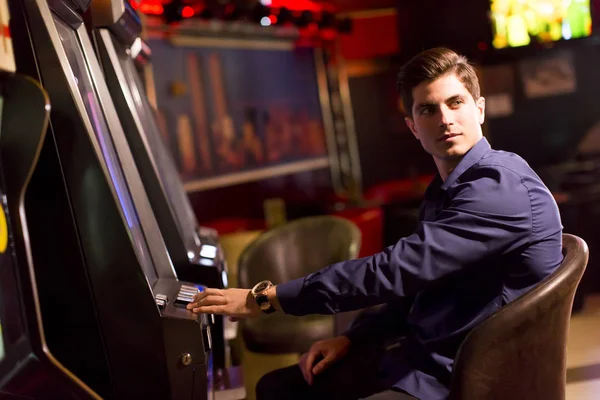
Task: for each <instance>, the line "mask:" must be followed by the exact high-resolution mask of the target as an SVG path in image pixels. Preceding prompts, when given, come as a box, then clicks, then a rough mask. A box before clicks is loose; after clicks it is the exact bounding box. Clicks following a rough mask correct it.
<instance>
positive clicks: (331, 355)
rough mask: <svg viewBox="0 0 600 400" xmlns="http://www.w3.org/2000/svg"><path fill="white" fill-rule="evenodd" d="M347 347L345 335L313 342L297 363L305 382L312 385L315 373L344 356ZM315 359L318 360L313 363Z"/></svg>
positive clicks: (347, 341)
mask: <svg viewBox="0 0 600 400" xmlns="http://www.w3.org/2000/svg"><path fill="white" fill-rule="evenodd" d="M349 349H350V339H348V338H347V337H346V336H336V337H334V338H332V339H326V340H321V341H320V342H317V343H315V344H313V345H312V346H311V348H310V350H309V351H308V353H305V354H304V355H303V356H302V358H300V362H299V363H298V365H299V366H300V370H301V371H302V375H303V376H304V379H305V380H306V382H307V383H308V384H309V385H312V384H313V377H314V376H315V375H319V374H320V373H322V372H323V371H325V370H326V369H327V368H329V367H330V366H331V364H333V363H334V362H336V361H338V360H341V359H342V358H344V356H345V355H346V354H347V353H348V350H349ZM317 360H320V361H319V362H318V363H317V364H316V365H315V361H317Z"/></svg>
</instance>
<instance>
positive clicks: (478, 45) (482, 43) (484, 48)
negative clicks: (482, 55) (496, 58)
mask: <svg viewBox="0 0 600 400" xmlns="http://www.w3.org/2000/svg"><path fill="white" fill-rule="evenodd" d="M477 47H479V50H481V51H485V50H487V44H486V43H485V42H479V43H477Z"/></svg>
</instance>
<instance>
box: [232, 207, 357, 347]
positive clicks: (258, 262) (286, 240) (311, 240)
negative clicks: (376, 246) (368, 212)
mask: <svg viewBox="0 0 600 400" xmlns="http://www.w3.org/2000/svg"><path fill="white" fill-rule="evenodd" d="M360 241H361V233H360V230H359V229H358V227H357V226H356V225H355V224H354V223H352V222H351V221H348V220H346V219H343V218H339V217H334V216H319V217H308V218H301V219H298V220H295V221H292V222H290V223H288V224H285V225H283V226H280V227H277V228H275V229H272V230H270V231H267V232H265V233H264V234H262V235H261V236H259V237H258V238H257V239H256V240H255V241H254V242H252V243H251V244H250V245H249V246H248V247H247V248H246V249H245V250H244V251H243V253H242V254H241V255H240V259H239V271H238V273H239V284H240V287H242V288H251V287H252V286H254V285H255V284H256V283H257V282H260V281H262V280H265V279H268V280H271V281H272V282H273V283H274V284H280V283H284V282H288V281H290V280H293V279H296V278H300V277H303V276H306V275H308V274H310V273H312V272H315V271H318V270H319V269H321V268H323V267H325V266H327V265H329V264H333V263H336V262H340V261H344V260H348V259H352V258H355V257H356V256H357V254H358V251H359V249H360ZM337 318H340V317H339V316H337ZM241 332H242V337H243V338H244V341H245V342H246V346H247V347H248V349H249V350H250V351H252V352H256V353H269V354H282V353H302V352H305V351H307V350H308V349H309V348H310V346H311V345H312V344H313V343H314V342H315V341H318V340H322V339H325V338H330V337H332V336H334V335H335V334H336V333H337V329H336V317H335V316H329V315H308V316H305V317H300V318H299V317H294V316H290V315H285V314H283V313H274V314H271V315H265V316H262V317H260V318H254V319H248V320H243V321H241Z"/></svg>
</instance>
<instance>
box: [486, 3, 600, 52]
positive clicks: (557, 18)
mask: <svg viewBox="0 0 600 400" xmlns="http://www.w3.org/2000/svg"><path fill="white" fill-rule="evenodd" d="M490 2H491V3H490V4H491V19H492V27H493V29H494V40H493V46H494V48H497V49H501V48H506V47H520V46H527V45H529V44H530V43H532V42H554V41H558V40H568V39H576V38H582V37H586V36H590V35H591V33H592V16H591V10H590V0H490Z"/></svg>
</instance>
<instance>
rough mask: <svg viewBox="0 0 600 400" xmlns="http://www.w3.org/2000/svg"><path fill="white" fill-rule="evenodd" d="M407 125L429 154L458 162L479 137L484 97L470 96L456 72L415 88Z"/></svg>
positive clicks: (483, 112)
mask: <svg viewBox="0 0 600 400" xmlns="http://www.w3.org/2000/svg"><path fill="white" fill-rule="evenodd" d="M412 94H413V99H414V103H413V108H412V113H413V116H412V118H406V124H407V125H408V127H409V128H410V130H411V131H412V133H413V134H414V135H415V137H416V138H417V139H418V140H419V141H420V142H421V145H422V146H423V148H424V149H425V151H427V152H428V153H429V154H431V155H432V156H433V157H434V158H437V159H438V160H440V161H445V162H453V161H454V162H458V161H460V159H461V158H462V157H463V156H464V155H465V154H466V153H467V152H468V151H469V150H470V149H471V148H472V147H473V146H474V145H475V144H476V143H477V142H478V141H479V140H480V139H481V137H482V131H481V124H483V120H484V116H485V99H484V98H483V97H480V98H479V99H473V96H471V93H469V91H468V90H467V88H466V87H465V85H464V84H463V83H462V82H461V81H460V80H459V79H458V78H457V77H456V75H455V74H447V75H444V76H442V77H440V78H438V79H436V80H435V81H432V82H423V83H421V84H420V85H419V86H417V87H415V88H414V89H413V91H412Z"/></svg>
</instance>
